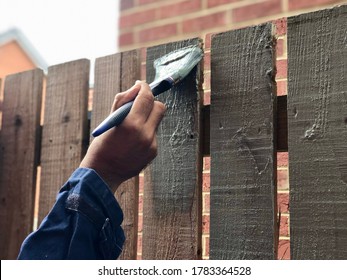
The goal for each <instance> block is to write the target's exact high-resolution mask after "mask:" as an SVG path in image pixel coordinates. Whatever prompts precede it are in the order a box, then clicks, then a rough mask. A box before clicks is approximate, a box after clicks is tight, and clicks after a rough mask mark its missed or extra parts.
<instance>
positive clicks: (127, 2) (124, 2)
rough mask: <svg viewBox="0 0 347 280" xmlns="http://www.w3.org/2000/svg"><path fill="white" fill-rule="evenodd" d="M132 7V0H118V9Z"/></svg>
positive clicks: (122, 9)
mask: <svg viewBox="0 0 347 280" xmlns="http://www.w3.org/2000/svg"><path fill="white" fill-rule="evenodd" d="M132 7H134V0H121V1H120V10H121V11H124V10H128V9H131V8H132Z"/></svg>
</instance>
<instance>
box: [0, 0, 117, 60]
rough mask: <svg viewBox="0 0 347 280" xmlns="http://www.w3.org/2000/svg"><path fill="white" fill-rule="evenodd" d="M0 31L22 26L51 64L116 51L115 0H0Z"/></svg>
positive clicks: (23, 30)
mask: <svg viewBox="0 0 347 280" xmlns="http://www.w3.org/2000/svg"><path fill="white" fill-rule="evenodd" d="M0 12H1V15H0V33H2V32H4V31H6V30H8V29H9V28H12V27H17V28H19V29H21V31H22V32H23V33H24V35H25V36H26V37H27V38H28V40H29V41H30V42H31V43H32V44H33V45H34V47H35V48H36V50H37V51H38V52H39V53H40V54H41V56H42V57H43V59H44V60H45V61H46V62H47V63H48V64H49V65H54V64H58V63H62V62H66V61H69V60H75V59H79V58H88V59H90V60H92V61H93V60H94V59H95V58H96V57H99V56H105V55H108V54H112V53H115V52H116V51H117V33H118V26H117V24H118V18H117V17H118V0H0Z"/></svg>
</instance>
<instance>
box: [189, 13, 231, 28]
mask: <svg viewBox="0 0 347 280" xmlns="http://www.w3.org/2000/svg"><path fill="white" fill-rule="evenodd" d="M225 24H226V13H225V12H219V13H215V14H211V15H207V16H202V17H198V18H193V19H188V20H185V21H184V22H183V33H189V32H197V31H202V30H206V29H209V28H214V27H218V26H223V25H225Z"/></svg>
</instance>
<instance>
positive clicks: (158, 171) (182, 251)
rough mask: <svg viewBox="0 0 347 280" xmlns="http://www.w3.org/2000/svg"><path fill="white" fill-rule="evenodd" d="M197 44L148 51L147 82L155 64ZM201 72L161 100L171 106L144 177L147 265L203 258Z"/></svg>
mask: <svg viewBox="0 0 347 280" xmlns="http://www.w3.org/2000/svg"><path fill="white" fill-rule="evenodd" d="M198 44H200V40H199V39H191V40H186V41H181V42H175V43H170V44H166V45H161V46H156V47H152V48H149V49H148V50H147V81H148V82H151V81H153V79H154V75H155V71H154V68H153V61H154V60H155V59H157V58H159V57H161V56H163V55H165V54H167V53H169V52H170V51H173V50H176V49H179V48H182V47H185V46H188V45H198ZM200 70H201V69H200V67H198V68H194V69H193V71H192V72H191V73H190V74H189V75H188V76H187V77H186V78H185V79H184V80H183V81H182V82H181V83H180V84H179V85H177V86H175V87H174V88H173V89H171V90H170V91H168V92H166V93H164V94H162V95H160V96H159V97H158V99H159V100H160V101H162V102H163V103H164V104H166V106H167V112H166V116H165V117H164V119H163V121H162V123H161V124H160V126H159V128H158V135H157V140H158V156H157V158H156V159H155V160H154V161H153V162H152V164H151V165H150V166H149V167H148V168H147V170H146V172H145V189H144V214H143V241H142V243H143V249H142V258H143V259H170V260H171V259H199V258H201V166H202V156H201V152H200V105H201V104H200V103H201V100H200V94H199V89H200V87H201V80H200Z"/></svg>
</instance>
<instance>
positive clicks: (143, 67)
mask: <svg viewBox="0 0 347 280" xmlns="http://www.w3.org/2000/svg"><path fill="white" fill-rule="evenodd" d="M146 71H147V68H146V64H142V65H141V80H143V81H144V80H146Z"/></svg>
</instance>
